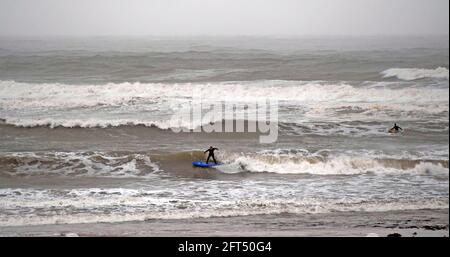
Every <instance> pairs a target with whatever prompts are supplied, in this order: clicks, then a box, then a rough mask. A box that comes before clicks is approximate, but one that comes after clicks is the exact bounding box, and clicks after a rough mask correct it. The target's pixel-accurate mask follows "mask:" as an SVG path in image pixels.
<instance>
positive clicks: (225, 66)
mask: <svg viewBox="0 0 450 257" xmlns="http://www.w3.org/2000/svg"><path fill="white" fill-rule="evenodd" d="M448 42H449V41H448V37H418V36H417V37H387V38H385V37H362V38H358V37H299V38H268V37H260V38H258V37H241V38H108V37H106V38H51V39H48V38H47V39H44V38H41V39H36V38H35V39H26V38H1V39H0V231H1V227H6V226H8V227H9V226H29V225H52V224H72V223H99V222H109V223H116V222H124V221H145V220H155V219H161V220H162V219H193V218H216V217H230V216H232V217H240V216H247V215H261V214H262V215H266V214H267V215H278V214H279V215H286V214H289V215H291V214H300V215H314V214H318V215H319V214H320V215H323V214H327V213H339V212H346V213H348V212H354V213H356V214H355V215H357V213H358V212H390V211H391V212H398V211H408V212H411V211H414V210H417V211H418V212H419V211H420V210H437V211H442V210H445V209H447V210H448V206H449V165H448V161H449V134H448V133H449V71H448V67H449V64H448V60H449V51H448ZM194 91H195V92H202V96H203V100H204V101H205V102H207V103H216V102H222V103H234V104H237V105H245V104H248V103H252V102H254V101H258V100H262V99H271V100H277V101H278V105H279V107H278V140H277V141H276V142H274V143H271V144H261V143H260V142H259V140H258V136H257V135H256V133H251V132H247V133H206V132H201V133H189V132H181V133H174V132H173V131H172V130H171V129H170V124H169V120H170V117H171V116H172V115H173V114H175V113H177V112H180V111H181V112H182V111H183V110H187V109H189V108H190V107H192V106H193V105H194V104H195V103H194V101H193V98H192V97H193V92H194ZM174 106H178V107H181V108H178V109H174V108H173V107H174ZM221 121H223V120H217V121H216V122H221ZM189 122H190V121H188V120H186V121H182V122H181V123H180V124H182V125H186V124H188V125H186V127H189V126H190V128H191V129H193V128H195V127H200V126H202V125H205V124H204V123H202V120H195V121H194V122H193V123H189ZM394 123H397V124H398V125H399V126H400V127H402V128H403V129H404V131H403V132H402V133H397V134H391V133H387V130H388V129H389V128H390V127H392V125H393V124H394ZM210 145H214V146H216V147H218V148H219V151H218V152H217V158H218V159H220V161H221V162H223V163H224V164H223V165H221V166H219V167H218V168H216V169H206V170H205V169H199V168H194V167H192V165H191V162H192V161H196V160H200V159H202V158H204V156H203V153H202V151H203V150H205V149H206V148H207V147H209V146H210ZM447 227H448V219H447Z"/></svg>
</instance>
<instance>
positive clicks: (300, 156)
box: [218, 150, 449, 176]
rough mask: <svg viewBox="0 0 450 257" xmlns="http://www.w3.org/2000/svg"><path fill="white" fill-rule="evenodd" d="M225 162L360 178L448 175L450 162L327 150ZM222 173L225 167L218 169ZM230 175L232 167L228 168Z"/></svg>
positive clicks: (272, 170) (238, 156)
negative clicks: (387, 175) (394, 174)
mask: <svg viewBox="0 0 450 257" xmlns="http://www.w3.org/2000/svg"><path fill="white" fill-rule="evenodd" d="M223 158H224V161H225V163H227V165H229V166H234V167H235V169H236V168H239V169H241V170H242V171H246V172H267V173H278V174H313V175H357V174H366V173H375V174H377V173H378V174H379V173H381V174H383V173H388V174H389V173H415V174H434V175H437V176H441V175H443V176H448V174H449V166H448V160H445V159H443V160H442V159H441V160H426V159H401V158H395V155H393V156H391V157H389V156H388V155H387V154H385V155H380V154H374V155H369V154H365V155H360V154H358V153H353V154H348V153H344V154H331V155H330V154H328V152H327V151H318V152H313V153H310V152H309V151H306V150H304V151H300V152H299V151H296V152H295V153H292V152H290V153H277V152H272V153H270V152H263V153H253V154H246V153H235V154H229V155H224V156H223ZM218 169H219V170H221V169H222V167H220V166H219V167H218ZM223 169H224V171H225V172H227V170H229V167H227V166H225V167H224V168H223Z"/></svg>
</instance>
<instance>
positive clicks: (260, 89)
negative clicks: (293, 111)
mask: <svg viewBox="0 0 450 257" xmlns="http://www.w3.org/2000/svg"><path fill="white" fill-rule="evenodd" d="M378 84H379V83H378ZM378 84H377V83H374V84H373V85H372V86H370V85H369V86H356V85H352V84H349V83H344V82H338V83H332V82H320V81H260V82H258V81H256V82H227V83H203V84H191V83H185V84H164V83H118V84H115V83H108V84H103V85H66V84H34V83H18V82H14V81H1V82H0V95H1V97H0V108H3V109H5V110H10V109H31V108H60V109H61V108H63V109H68V108H94V107H105V106H111V107H123V106H125V107H127V106H128V107H129V106H148V105H155V104H156V105H161V104H167V105H168V106H169V107H170V106H171V105H177V104H180V103H190V101H191V100H192V98H193V96H194V93H196V94H197V96H201V97H202V99H203V101H228V102H237V101H242V102H248V101H250V102H252V101H257V100H265V99H273V100H279V101H295V102H300V103H305V104H312V103H323V104H326V105H328V104H329V103H331V104H335V103H342V102H345V103H348V104H351V103H383V104H387V103H397V104H400V103H411V104H415V103H423V104H429V103H436V102H444V103H445V102H448V99H449V93H448V88H420V87H403V88H395V87H389V86H388V84H386V83H382V85H378Z"/></svg>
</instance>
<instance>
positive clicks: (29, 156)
mask: <svg viewBox="0 0 450 257" xmlns="http://www.w3.org/2000/svg"><path fill="white" fill-rule="evenodd" d="M0 168H1V171H2V173H4V174H5V173H6V174H7V175H10V176H33V175H58V176H60V175H65V176H99V177H146V176H147V175H149V174H152V173H154V172H158V171H160V169H159V167H158V165H157V164H156V163H154V162H152V160H151V159H150V157H149V156H148V155H145V154H139V153H101V152H46V153H34V152H21V153H9V154H8V153H7V154H3V155H2V156H0Z"/></svg>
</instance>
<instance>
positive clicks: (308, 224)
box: [0, 209, 449, 237]
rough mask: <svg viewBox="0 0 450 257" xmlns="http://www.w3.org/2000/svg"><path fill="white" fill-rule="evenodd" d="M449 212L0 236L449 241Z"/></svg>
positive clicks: (156, 223)
mask: <svg viewBox="0 0 450 257" xmlns="http://www.w3.org/2000/svg"><path fill="white" fill-rule="evenodd" d="M448 214H449V212H448V209H442V210H420V211H418V210H415V211H391V212H342V213H328V214H314V215H311V214H308V215H294V214H280V215H251V216H238V217H217V218H198V219H188V220H186V219H173V220H170V219H169V220H147V221H144V222H121V223H93V224H70V225H69V224H55V225H38V226H17V227H2V228H1V230H0V235H1V236H52V237H55V236H56V237H59V236H63V237H64V236H66V237H70V236H84V237H86V236H87V237H91V236H94V237H97V236H107V237H109V236H121V237H122V236H125V237H128V236H131V237H141V236H143V237H180V236H181V237H193V236H201V237H204V236H206V237H210V236H212V237H222V236H239V237H241V236H256V237H266V236H267V237H270V236H281V237H284V236H295V237H317V236H320V237H323V236H329V237H354V236H356V237H366V236H367V237H374V236H375V237H376V236H379V237H386V236H395V235H396V234H397V236H398V235H401V236H402V237H448V236H449V230H448V224H449V223H448V221H449V216H448Z"/></svg>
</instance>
